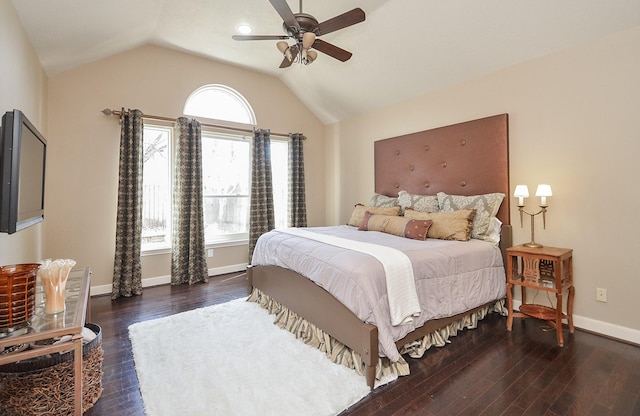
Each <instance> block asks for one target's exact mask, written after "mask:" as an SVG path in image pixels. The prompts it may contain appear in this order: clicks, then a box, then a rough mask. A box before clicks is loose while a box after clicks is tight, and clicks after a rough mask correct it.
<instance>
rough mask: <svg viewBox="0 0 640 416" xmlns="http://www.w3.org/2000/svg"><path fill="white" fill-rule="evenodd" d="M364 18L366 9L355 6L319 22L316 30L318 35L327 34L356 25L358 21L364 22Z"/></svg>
mask: <svg viewBox="0 0 640 416" xmlns="http://www.w3.org/2000/svg"><path fill="white" fill-rule="evenodd" d="M364 19H365V15H364V10H362V9H360V8H355V9H353V10H350V11H348V12H345V13H342V14H341V15H338V16H336V17H333V18H331V19H329V20H326V21H324V22H322V23H318V26H316V30H315V31H316V32H317V34H318V36H320V35H326V34H327V33H331V32H335V31H336V30H340V29H344V28H345V27H349V26H351V25H355V24H356V23H360V22H364Z"/></svg>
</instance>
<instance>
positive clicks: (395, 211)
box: [347, 204, 400, 227]
mask: <svg viewBox="0 0 640 416" xmlns="http://www.w3.org/2000/svg"><path fill="white" fill-rule="evenodd" d="M367 211H369V212H371V213H372V214H382V215H393V216H398V215H400V207H398V206H396V207H390V208H382V207H370V206H366V205H362V204H356V206H355V208H353V212H352V213H351V219H349V222H348V223H347V225H351V226H353V227H359V226H360V223H361V222H362V218H364V213H365V212H367Z"/></svg>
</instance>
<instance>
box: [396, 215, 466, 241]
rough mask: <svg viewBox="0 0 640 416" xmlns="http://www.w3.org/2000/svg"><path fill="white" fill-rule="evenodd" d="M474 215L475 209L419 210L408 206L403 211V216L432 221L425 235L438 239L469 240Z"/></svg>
mask: <svg viewBox="0 0 640 416" xmlns="http://www.w3.org/2000/svg"><path fill="white" fill-rule="evenodd" d="M475 215H476V210H475V209H463V210H460V211H452V212H420V211H415V210H413V209H411V208H409V209H407V210H405V211H404V217H405V218H410V219H414V220H431V221H433V223H432V224H431V227H429V231H428V232H427V237H428V238H437V239H440V240H458V241H469V238H471V229H472V228H473V218H474V217H475Z"/></svg>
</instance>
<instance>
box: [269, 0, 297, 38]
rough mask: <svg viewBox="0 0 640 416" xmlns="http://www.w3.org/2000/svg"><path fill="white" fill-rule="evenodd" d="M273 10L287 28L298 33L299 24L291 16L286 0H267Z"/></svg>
mask: <svg viewBox="0 0 640 416" xmlns="http://www.w3.org/2000/svg"><path fill="white" fill-rule="evenodd" d="M269 2H270V3H271V5H272V6H273V8H274V9H276V11H277V12H278V14H279V15H280V17H282V20H283V21H284V23H285V25H286V26H287V27H295V28H296V29H297V30H296V32H300V24H299V23H298V21H297V20H296V17H295V16H294V15H293V12H292V11H291V8H290V7H289V5H288V4H287V0H269Z"/></svg>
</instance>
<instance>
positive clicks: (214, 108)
mask: <svg viewBox="0 0 640 416" xmlns="http://www.w3.org/2000/svg"><path fill="white" fill-rule="evenodd" d="M184 114H187V115H190V116H193V117H206V118H211V119H215V120H225V121H232V122H235V123H242V124H250V125H252V126H254V125H255V124H256V116H255V115H254V114H253V109H252V108H251V106H250V105H249V103H248V102H247V100H245V98H244V97H243V96H242V95H241V94H240V93H239V92H238V91H236V90H234V89H233V88H229V87H227V86H225V85H218V84H211V85H205V86H203V87H200V88H198V89H197V90H195V91H194V92H192V93H191V95H190V96H189V98H187V102H186V104H185V105H184Z"/></svg>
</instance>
